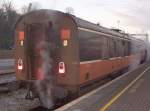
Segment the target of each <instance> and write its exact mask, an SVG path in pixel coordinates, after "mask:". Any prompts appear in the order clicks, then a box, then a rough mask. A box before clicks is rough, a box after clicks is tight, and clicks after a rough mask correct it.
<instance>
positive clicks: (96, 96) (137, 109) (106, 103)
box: [55, 63, 150, 111]
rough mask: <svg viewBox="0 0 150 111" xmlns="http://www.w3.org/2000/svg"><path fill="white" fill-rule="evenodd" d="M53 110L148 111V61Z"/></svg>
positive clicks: (149, 93)
mask: <svg viewBox="0 0 150 111" xmlns="http://www.w3.org/2000/svg"><path fill="white" fill-rule="evenodd" d="M55 111H150V63H145V64H142V65H140V66H138V68H137V69H134V70H131V71H129V72H128V73H125V74H123V75H122V76H120V77H118V78H116V79H114V80H112V81H110V82H109V83H107V84H105V85H103V86H101V87H99V88H97V89H96V90H94V91H91V92H90V93H88V94H86V95H84V96H82V97H80V98H78V99H76V100H74V101H72V102H70V103H68V104H66V105H64V106H62V107H60V108H59V109H56V110H55Z"/></svg>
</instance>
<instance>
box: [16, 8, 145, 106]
mask: <svg viewBox="0 0 150 111" xmlns="http://www.w3.org/2000/svg"><path fill="white" fill-rule="evenodd" d="M15 37H16V41H15V48H16V52H15V64H16V77H17V79H18V80H20V81H22V82H25V83H27V84H28V89H29V91H32V93H33V96H35V95H37V96H38V97H39V98H40V100H41V102H42V104H43V106H45V107H47V108H50V107H52V106H53V105H54V104H55V102H56V100H57V99H63V98H66V97H69V96H72V95H76V94H79V93H80V91H81V90H82V88H85V86H88V85H89V84H93V83H94V82H95V81H97V82H98V81H100V80H101V79H102V78H104V77H107V76H109V75H111V74H114V72H118V71H121V70H123V69H125V68H127V67H132V66H136V65H138V64H140V63H142V62H144V61H145V60H146V54H147V51H146V45H145V43H144V42H143V41H142V40H139V39H135V38H132V37H130V35H127V34H124V33H120V32H116V31H114V30H111V29H107V28H104V27H101V26H98V25H96V24H93V23H90V22H88V21H85V20H82V19H79V18H77V17H75V16H73V15H69V14H66V13H62V12H58V11H53V10H38V11H33V12H30V13H28V14H26V15H24V16H22V17H21V18H20V19H19V20H18V22H17V24H16V27H15Z"/></svg>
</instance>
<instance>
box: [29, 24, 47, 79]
mask: <svg viewBox="0 0 150 111" xmlns="http://www.w3.org/2000/svg"><path fill="white" fill-rule="evenodd" d="M45 29H46V28H45V25H44V24H40V23H37V24H31V25H28V26H27V61H28V66H27V67H28V71H29V72H28V74H29V78H30V79H40V80H42V79H43V78H44V74H43V73H44V71H43V70H44V69H42V67H43V66H42V64H43V56H44V54H45V53H44V51H43V50H44V48H45V47H44V45H45V40H46V33H45V32H46V31H45Z"/></svg>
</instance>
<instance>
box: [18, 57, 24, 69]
mask: <svg viewBox="0 0 150 111" xmlns="http://www.w3.org/2000/svg"><path fill="white" fill-rule="evenodd" d="M18 70H23V61H22V59H18Z"/></svg>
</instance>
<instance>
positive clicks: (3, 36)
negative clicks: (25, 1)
mask: <svg viewBox="0 0 150 111" xmlns="http://www.w3.org/2000/svg"><path fill="white" fill-rule="evenodd" d="M19 16H20V15H19V14H18V13H17V12H16V10H15V9H14V8H13V4H12V2H11V1H7V2H6V1H4V2H3V3H1V4H0V49H10V48H11V47H12V46H13V43H14V34H13V32H14V24H15V23H16V21H17V19H18V17H19Z"/></svg>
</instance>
